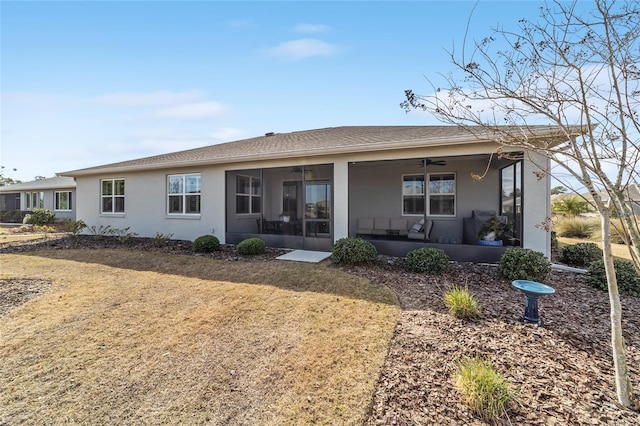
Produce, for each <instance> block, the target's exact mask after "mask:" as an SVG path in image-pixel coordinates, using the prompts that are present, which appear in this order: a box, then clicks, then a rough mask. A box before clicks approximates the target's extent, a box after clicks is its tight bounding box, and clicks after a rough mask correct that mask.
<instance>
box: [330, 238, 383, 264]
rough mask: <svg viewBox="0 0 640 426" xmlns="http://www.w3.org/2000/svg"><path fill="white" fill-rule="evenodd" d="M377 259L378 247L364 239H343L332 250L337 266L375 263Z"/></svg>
mask: <svg viewBox="0 0 640 426" xmlns="http://www.w3.org/2000/svg"><path fill="white" fill-rule="evenodd" d="M377 258H378V250H376V247H375V246H374V245H373V244H371V243H370V242H369V241H365V240H363V239H362V238H341V239H339V240H338V241H336V243H335V244H334V245H333V248H332V249H331V260H332V261H333V262H334V263H335V264H336V265H357V264H360V263H374V262H375V261H376V259H377Z"/></svg>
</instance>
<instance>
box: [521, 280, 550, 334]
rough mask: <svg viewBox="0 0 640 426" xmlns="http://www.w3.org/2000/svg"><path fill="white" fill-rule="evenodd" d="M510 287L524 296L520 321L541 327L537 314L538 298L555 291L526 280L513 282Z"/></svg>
mask: <svg viewBox="0 0 640 426" xmlns="http://www.w3.org/2000/svg"><path fill="white" fill-rule="evenodd" d="M511 285H512V286H513V287H515V288H516V289H518V290H520V291H521V292H523V293H524V295H525V302H524V303H525V305H524V315H523V316H522V318H521V321H522V322H527V323H531V324H535V325H537V326H541V325H542V320H541V319H540V313H539V312H538V298H539V297H540V296H544V295H548V294H553V293H555V292H556V291H555V290H554V289H553V287H550V286H548V285H546V284H541V283H538V282H535V281H528V280H515V281H513V282H512V283H511Z"/></svg>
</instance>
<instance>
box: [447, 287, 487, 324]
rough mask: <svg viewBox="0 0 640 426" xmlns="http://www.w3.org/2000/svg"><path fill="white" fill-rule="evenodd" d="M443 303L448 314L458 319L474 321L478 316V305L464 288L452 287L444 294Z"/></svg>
mask: <svg viewBox="0 0 640 426" xmlns="http://www.w3.org/2000/svg"><path fill="white" fill-rule="evenodd" d="M444 303H445V305H447V308H449V312H450V313H451V314H452V315H453V316H455V317H456V318H460V319H465V320H469V319H474V318H477V317H479V316H480V305H479V304H478V301H477V300H476V298H475V297H474V296H473V295H472V294H471V293H469V290H467V289H466V288H459V287H454V288H452V289H451V290H448V291H447V292H446V293H445V294H444Z"/></svg>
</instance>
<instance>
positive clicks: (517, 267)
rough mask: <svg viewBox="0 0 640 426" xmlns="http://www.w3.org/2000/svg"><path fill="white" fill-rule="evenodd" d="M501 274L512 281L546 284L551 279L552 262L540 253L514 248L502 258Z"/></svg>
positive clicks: (507, 251) (509, 249) (508, 250)
mask: <svg viewBox="0 0 640 426" xmlns="http://www.w3.org/2000/svg"><path fill="white" fill-rule="evenodd" d="M500 273H501V274H502V276H504V277H506V278H508V279H510V280H511V281H513V280H529V281H537V282H541V283H544V282H546V281H547V280H548V279H549V278H550V277H551V262H549V259H547V258H546V257H545V255H544V254H542V253H540V252H539V251H534V250H531V249H526V248H521V247H512V248H508V249H507V250H506V251H505V252H504V254H503V255H502V256H501V257H500Z"/></svg>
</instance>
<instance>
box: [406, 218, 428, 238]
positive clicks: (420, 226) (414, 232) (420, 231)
mask: <svg viewBox="0 0 640 426" xmlns="http://www.w3.org/2000/svg"><path fill="white" fill-rule="evenodd" d="M432 230H433V220H431V219H427V221H426V222H425V221H424V219H420V220H419V221H417V222H416V223H414V224H413V225H412V226H411V228H409V233H408V234H407V237H408V238H409V239H411V240H422V241H430V238H431V231H432ZM425 234H426V239H425Z"/></svg>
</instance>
